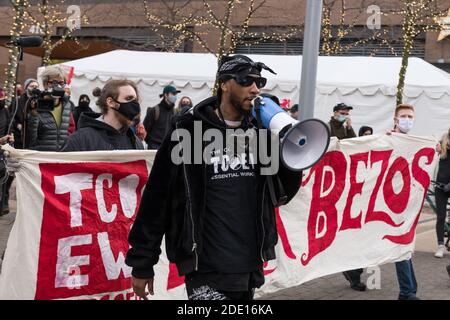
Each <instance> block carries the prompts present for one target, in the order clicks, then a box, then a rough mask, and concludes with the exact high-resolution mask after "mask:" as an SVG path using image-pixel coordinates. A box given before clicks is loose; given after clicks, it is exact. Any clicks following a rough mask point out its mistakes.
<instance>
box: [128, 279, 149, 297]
mask: <svg viewBox="0 0 450 320" xmlns="http://www.w3.org/2000/svg"><path fill="white" fill-rule="evenodd" d="M132 279H133V291H134V293H136V295H137V296H138V297H140V298H142V299H144V300H148V298H147V295H148V294H149V293H150V294H151V295H154V292H153V279H154V278H149V279H139V278H136V277H132ZM146 287H148V292H146V291H145V288H146Z"/></svg>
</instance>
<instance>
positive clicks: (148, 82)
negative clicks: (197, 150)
mask: <svg viewBox="0 0 450 320" xmlns="http://www.w3.org/2000/svg"><path fill="white" fill-rule="evenodd" d="M248 56H249V57H250V58H251V59H253V60H254V61H261V62H264V63H265V64H266V65H267V66H269V67H270V68H272V69H273V70H274V71H275V72H276V73H277V74H276V75H273V74H271V73H269V72H266V71H264V70H263V76H264V77H267V78H268V83H267V85H266V87H265V88H264V91H265V92H270V93H272V94H275V95H277V96H278V97H280V98H288V99H291V101H292V104H293V103H296V102H297V101H298V100H299V91H300V90H299V88H300V74H301V63H302V57H301V56H276V55H248ZM64 65H65V66H71V67H74V78H73V84H72V92H73V97H72V99H73V101H74V102H77V101H78V97H79V95H80V94H82V93H85V94H89V95H90V94H91V92H92V89H93V88H95V87H96V86H99V87H101V86H102V85H103V84H104V83H105V82H106V81H108V80H109V79H120V78H128V79H131V80H134V81H136V82H137V83H138V87H139V90H140V95H141V97H142V99H141V100H143V101H142V105H143V107H144V108H143V109H144V112H145V109H146V108H147V107H151V106H153V105H155V104H157V103H158V102H159V94H160V93H161V92H162V88H163V87H164V86H165V85H168V84H173V85H175V86H176V87H177V88H178V89H180V90H181V91H182V93H181V95H182V96H184V95H186V96H190V97H191V98H192V100H193V101H194V103H198V102H200V101H201V100H203V99H205V98H207V97H208V96H209V95H210V94H211V88H212V87H213V85H214V79H215V74H216V71H217V59H216V57H215V56H214V55H212V54H201V53H161V52H141V51H127V50H115V51H111V52H108V53H104V54H100V55H97V56H92V57H88V58H84V59H79V60H74V61H70V62H65V63H64ZM400 67H401V58H400V57H386V58H381V57H359V56H345V57H336V56H321V57H319V65H318V74H317V88H316V105H315V111H314V114H315V117H317V118H320V119H322V120H324V121H328V120H329V117H330V115H331V114H332V107H333V106H334V105H335V104H336V103H339V102H344V103H347V104H350V105H352V106H354V107H355V108H354V110H353V111H352V117H353V120H354V121H353V123H354V126H355V127H356V129H358V128H359V126H362V125H370V126H372V127H373V128H374V130H375V132H376V131H380V130H388V129H389V128H392V126H393V124H392V118H393V115H392V113H393V109H394V107H395V102H396V99H395V98H396V97H395V96H396V92H397V88H396V87H397V82H398V73H399V70H400ZM39 72H42V69H40V70H39ZM404 97H405V99H404V101H405V102H408V103H412V104H414V105H415V106H416V118H417V120H418V121H416V125H415V127H414V130H413V132H412V133H416V134H435V135H440V134H441V132H443V131H445V130H448V126H449V121H448V119H450V74H448V73H446V72H445V71H442V70H440V69H438V68H436V67H434V66H433V65H431V64H430V63H427V62H426V61H424V60H422V59H419V58H410V59H409V66H408V69H407V74H406V79H405V89H404ZM91 98H92V96H91ZM300 112H301V108H300ZM144 116H145V114H144ZM419 117H420V118H421V119H419Z"/></svg>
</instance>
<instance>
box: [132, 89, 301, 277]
mask: <svg viewBox="0 0 450 320" xmlns="http://www.w3.org/2000/svg"><path fill="white" fill-rule="evenodd" d="M216 106H217V98H216V97H213V98H209V99H207V100H205V101H203V102H201V103H200V104H199V105H197V106H196V107H195V108H194V110H193V111H189V112H187V113H185V114H183V115H181V116H179V117H176V118H174V121H172V126H171V130H170V131H169V133H168V134H167V135H166V138H165V139H164V141H163V143H162V145H161V148H160V149H159V150H158V152H157V154H156V157H155V161H154V163H153V167H152V170H151V173H150V176H149V179H148V182H147V185H146V188H145V190H144V193H143V196H142V200H141V203H140V207H139V210H138V214H137V216H136V220H135V222H134V224H133V227H132V229H131V232H130V236H129V243H130V246H131V248H130V250H129V251H128V253H127V257H126V263H127V265H129V266H131V267H133V271H132V274H133V276H135V277H137V278H144V279H145V278H150V277H153V276H154V271H153V266H154V265H155V264H156V263H157V262H158V260H159V255H160V253H161V249H160V247H161V241H162V238H163V236H164V235H165V241H166V246H165V247H166V253H167V257H168V259H169V261H171V262H175V263H176V264H177V267H178V272H179V273H180V275H186V274H189V273H191V272H193V271H196V270H198V267H199V265H198V263H199V261H198V260H199V258H198V256H199V254H202V250H203V248H204V244H203V240H204V233H205V230H204V229H205V228H207V225H205V212H206V210H207V209H206V206H207V204H206V201H207V198H206V195H207V191H206V187H207V181H206V179H207V165H206V164H205V163H204V162H202V163H200V164H195V162H194V163H192V164H186V163H181V164H175V163H174V162H173V161H172V157H171V156H172V150H173V148H174V147H175V146H177V145H178V142H176V141H171V135H172V133H173V132H174V131H175V130H176V129H184V130H180V131H179V132H180V133H181V132H186V131H187V132H189V133H190V135H191V137H194V127H195V126H194V122H195V121H201V123H202V132H200V133H201V134H203V132H204V131H205V130H206V129H208V128H211V127H213V128H219V129H223V128H225V124H224V123H223V122H222V121H221V120H220V119H219V118H218V117H217V115H216V114H215V113H214V109H215V108H216ZM247 125H248V126H250V125H251V124H250V123H249V121H245V120H244V122H243V125H242V126H243V127H245V126H247ZM197 138H198V137H197ZM204 147H205V145H203V148H204ZM193 149H194V143H192V150H191V155H192V157H193V155H194V152H193V151H194V150H193ZM256 172H257V173H256V189H257V192H256V195H257V200H256V204H257V208H256V212H257V217H258V219H257V221H256V228H257V230H256V236H257V239H258V241H257V244H258V257H259V258H260V259H261V260H260V262H261V263H262V262H263V261H268V260H272V259H274V258H275V250H274V247H275V244H276V243H277V241H278V235H277V230H276V219H275V206H274V204H273V201H271V197H270V195H269V191H268V187H267V176H262V175H260V173H259V170H257V171H256ZM277 177H278V178H279V180H280V182H281V184H282V185H283V187H284V191H285V195H286V196H287V201H290V200H291V199H292V198H293V197H294V195H295V194H296V193H297V192H298V190H299V188H300V184H301V178H302V173H301V172H291V171H289V170H287V169H286V168H285V167H283V165H282V164H281V163H280V170H279V171H278V173H277ZM277 177H275V178H277ZM274 180H277V179H274ZM279 190H280V189H279V188H278V187H277V186H275V193H276V196H278V195H279V194H280V192H279ZM208 231H211V230H208ZM230 271H231V272H233V270H230Z"/></svg>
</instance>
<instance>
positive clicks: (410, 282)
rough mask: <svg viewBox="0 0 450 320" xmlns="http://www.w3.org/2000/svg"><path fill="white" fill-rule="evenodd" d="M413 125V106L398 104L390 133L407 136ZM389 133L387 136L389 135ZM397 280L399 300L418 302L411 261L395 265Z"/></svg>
mask: <svg viewBox="0 0 450 320" xmlns="http://www.w3.org/2000/svg"><path fill="white" fill-rule="evenodd" d="M413 125H414V106H412V105H410V104H399V105H398V106H397V107H396V108H395V113H394V129H392V131H391V132H396V133H402V134H408V132H409V131H411V129H412V127H413ZM391 132H389V133H388V134H390V133H391ZM395 270H396V272H397V280H398V285H399V288H400V294H399V296H398V299H399V300H420V299H419V298H418V297H417V296H416V294H417V281H416V276H415V274H414V268H413V263H412V259H411V258H410V259H407V260H403V261H399V262H396V263H395Z"/></svg>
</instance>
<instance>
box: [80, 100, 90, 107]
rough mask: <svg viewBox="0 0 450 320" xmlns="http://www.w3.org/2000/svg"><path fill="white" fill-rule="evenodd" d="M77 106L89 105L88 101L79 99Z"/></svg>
mask: <svg viewBox="0 0 450 320" xmlns="http://www.w3.org/2000/svg"><path fill="white" fill-rule="evenodd" d="M79 106H80V107H89V101H80V103H79Z"/></svg>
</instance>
